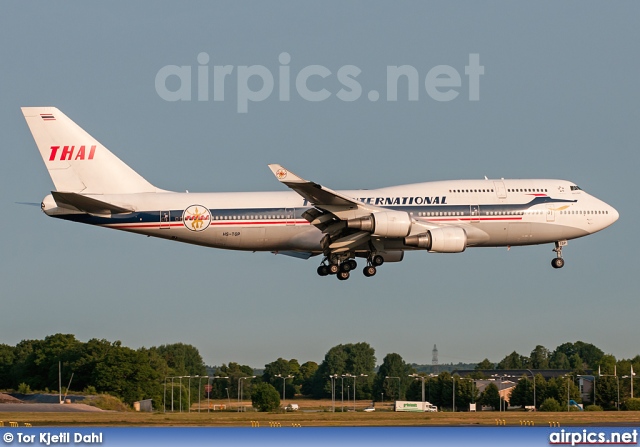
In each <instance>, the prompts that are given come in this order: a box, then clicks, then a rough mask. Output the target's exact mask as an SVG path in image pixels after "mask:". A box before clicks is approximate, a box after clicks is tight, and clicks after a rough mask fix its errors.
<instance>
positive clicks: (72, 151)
mask: <svg viewBox="0 0 640 447" xmlns="http://www.w3.org/2000/svg"><path fill="white" fill-rule="evenodd" d="M50 150H51V154H49V161H65V160H68V161H71V160H93V156H94V155H95V154H96V147H95V146H89V149H87V146H51V148H50Z"/></svg>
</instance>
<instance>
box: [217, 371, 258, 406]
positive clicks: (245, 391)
mask: <svg viewBox="0 0 640 447" xmlns="http://www.w3.org/2000/svg"><path fill="white" fill-rule="evenodd" d="M216 375H219V376H223V377H228V378H229V379H228V380H214V381H213V387H214V396H216V397H219V398H220V397H222V398H224V397H227V395H229V396H238V398H240V389H239V388H238V383H239V380H240V378H241V377H251V376H253V368H251V367H250V366H248V365H240V364H238V363H235V362H229V366H227V365H225V364H224V363H223V364H222V366H221V367H219V368H218V369H217V371H216ZM251 383H252V380H248V379H247V380H244V383H243V384H242V395H243V398H244V397H248V396H250V395H251ZM227 392H228V394H227Z"/></svg>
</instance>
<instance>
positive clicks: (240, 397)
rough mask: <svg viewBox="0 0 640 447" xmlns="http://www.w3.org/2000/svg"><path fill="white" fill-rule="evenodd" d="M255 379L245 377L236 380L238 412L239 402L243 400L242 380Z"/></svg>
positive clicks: (253, 377)
mask: <svg viewBox="0 0 640 447" xmlns="http://www.w3.org/2000/svg"><path fill="white" fill-rule="evenodd" d="M255 378H256V376H246V377H240V378H239V379H238V388H239V390H238V411H240V402H241V401H242V398H243V396H242V394H243V391H244V390H243V388H244V382H243V380H245V379H255Z"/></svg>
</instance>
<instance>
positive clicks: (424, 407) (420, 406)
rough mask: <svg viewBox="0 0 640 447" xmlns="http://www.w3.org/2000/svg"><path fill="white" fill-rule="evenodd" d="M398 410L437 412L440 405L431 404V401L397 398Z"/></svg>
mask: <svg viewBox="0 0 640 447" xmlns="http://www.w3.org/2000/svg"><path fill="white" fill-rule="evenodd" d="M395 408H396V411H411V412H434V413H435V412H437V411H438V407H436V406H435V405H431V403H430V402H414V401H409V400H397V401H396V406H395Z"/></svg>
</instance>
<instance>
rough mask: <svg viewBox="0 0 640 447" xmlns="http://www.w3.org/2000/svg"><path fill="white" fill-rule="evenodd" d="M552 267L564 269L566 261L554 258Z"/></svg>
mask: <svg viewBox="0 0 640 447" xmlns="http://www.w3.org/2000/svg"><path fill="white" fill-rule="evenodd" d="M551 265H552V266H553V268H554V269H561V268H562V267H564V259H562V258H554V259H552V260H551Z"/></svg>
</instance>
